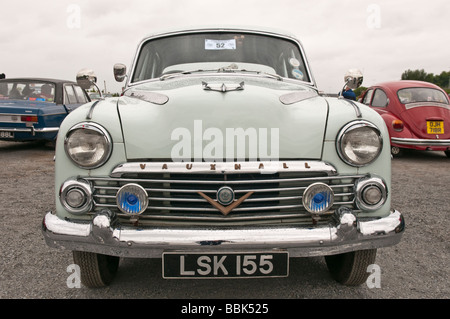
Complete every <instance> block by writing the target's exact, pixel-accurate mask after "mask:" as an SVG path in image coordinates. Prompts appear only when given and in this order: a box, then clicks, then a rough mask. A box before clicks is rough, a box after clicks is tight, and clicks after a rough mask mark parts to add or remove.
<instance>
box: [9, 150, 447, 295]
mask: <svg viewBox="0 0 450 319" xmlns="http://www.w3.org/2000/svg"><path fill="white" fill-rule="evenodd" d="M53 155H54V150H53V149H51V148H48V147H46V146H44V145H42V144H38V143H8V142H2V141H0V162H1V168H0V180H1V187H0V203H1V209H0V234H2V237H3V238H2V245H0V298H2V299H22V298H25V299H53V298H63V299H66V298H67V299H118V298H126V299H128V298H138V299H139V298H158V299H166V298H177V299H205V298H213V299H216V298H217V299H222V298H227V299H229V298H236V299H240V298H245V299H262V298H263V299H297V298H308V299H309V298H314V299H323V298H327V299H328V298H330V299H331V298H343V299H391V298H394V299H409V298H424V299H448V298H449V297H450V288H449V268H448V265H449V264H450V255H449V251H450V249H449V237H450V235H449V232H448V229H449V226H450V225H449V218H448V214H449V207H450V196H449V195H450V194H449V184H450V183H449V182H450V159H448V158H446V157H445V155H444V153H431V152H415V151H411V152H406V154H405V155H404V156H403V157H402V158H399V159H397V158H396V159H394V160H393V163H392V168H393V185H392V190H391V191H392V194H393V201H392V203H393V207H394V208H396V209H397V210H399V211H400V212H402V213H403V214H404V216H405V219H406V225H407V228H406V231H405V234H404V236H403V239H402V241H401V242H400V244H398V245H397V246H394V247H389V248H384V249H380V250H378V255H377V260H376V263H377V264H378V265H379V266H380V269H381V288H369V287H368V286H367V285H362V286H359V287H345V286H341V285H339V284H337V283H336V282H334V281H333V280H332V279H331V277H330V275H329V273H328V270H327V268H326V265H325V261H324V259H323V258H297V259H294V260H292V261H291V263H290V275H289V277H287V278H277V279H253V280H245V279H241V280H164V279H162V278H161V261H160V260H157V259H122V260H121V264H120V269H119V273H118V276H117V278H116V280H115V281H114V283H113V284H112V285H111V286H110V287H108V288H104V289H87V288H85V287H83V286H81V288H69V287H68V286H67V279H68V277H69V275H70V274H71V273H69V272H67V267H68V266H69V265H71V264H72V263H73V261H72V255H71V252H69V251H60V250H55V249H52V248H49V247H47V246H46V244H45V242H44V239H43V237H42V235H41V230H40V228H41V221H42V218H43V216H44V214H45V213H46V212H47V211H50V210H54V206H55V205H54V201H55V199H54V195H53V187H54V186H53V185H54V183H53V178H54V162H53Z"/></svg>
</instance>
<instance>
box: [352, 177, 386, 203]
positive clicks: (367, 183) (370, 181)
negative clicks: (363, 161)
mask: <svg viewBox="0 0 450 319" xmlns="http://www.w3.org/2000/svg"><path fill="white" fill-rule="evenodd" d="M355 191H356V205H357V206H358V208H359V209H362V210H366V211H367V210H368V211H375V210H377V209H379V208H381V206H383V205H384V203H385V202H386V199H387V196H388V189H387V186H386V183H385V182H384V180H383V179H381V178H380V177H377V176H368V177H363V178H361V179H359V180H358V181H356V184H355Z"/></svg>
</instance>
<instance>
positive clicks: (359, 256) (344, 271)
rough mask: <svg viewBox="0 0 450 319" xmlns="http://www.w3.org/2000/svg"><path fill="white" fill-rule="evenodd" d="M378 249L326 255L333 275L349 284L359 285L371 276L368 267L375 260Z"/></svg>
mask: <svg viewBox="0 0 450 319" xmlns="http://www.w3.org/2000/svg"><path fill="white" fill-rule="evenodd" d="M376 254H377V250H376V249H369V250H358V251H352V252H349V253H344V254H339V255H331V256H325V261H326V263H327V267H328V270H329V271H330V273H331V276H332V277H333V278H334V279H335V280H336V281H337V282H339V283H341V284H343V285H347V286H358V285H361V284H363V283H364V282H366V280H367V278H368V277H369V272H367V267H368V266H369V265H371V264H373V263H374V262H375V258H376Z"/></svg>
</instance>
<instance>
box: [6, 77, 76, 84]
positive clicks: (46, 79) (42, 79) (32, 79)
mask: <svg viewBox="0 0 450 319" xmlns="http://www.w3.org/2000/svg"><path fill="white" fill-rule="evenodd" d="M8 81H9V82H11V81H12V82H20V81H38V82H52V83H58V84H61V83H72V84H76V82H74V81H69V80H61V79H51V78H32V77H24V78H6V79H1V80H0V82H8Z"/></svg>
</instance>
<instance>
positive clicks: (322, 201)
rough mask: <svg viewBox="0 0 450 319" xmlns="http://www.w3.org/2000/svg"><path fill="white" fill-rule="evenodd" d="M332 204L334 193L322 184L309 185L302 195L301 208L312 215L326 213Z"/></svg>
mask: <svg viewBox="0 0 450 319" xmlns="http://www.w3.org/2000/svg"><path fill="white" fill-rule="evenodd" d="M333 203H334V192H333V190H332V189H331V187H330V186H328V185H327V184H324V183H314V184H311V185H309V186H308V187H307V188H306V190H305V191H304V192H303V195H302V204H303V207H304V208H305V209H306V210H307V211H308V212H310V213H311V214H313V215H320V214H325V213H327V212H328V211H329V210H330V209H331V207H332V206H333Z"/></svg>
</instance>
